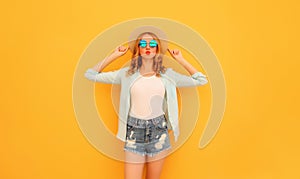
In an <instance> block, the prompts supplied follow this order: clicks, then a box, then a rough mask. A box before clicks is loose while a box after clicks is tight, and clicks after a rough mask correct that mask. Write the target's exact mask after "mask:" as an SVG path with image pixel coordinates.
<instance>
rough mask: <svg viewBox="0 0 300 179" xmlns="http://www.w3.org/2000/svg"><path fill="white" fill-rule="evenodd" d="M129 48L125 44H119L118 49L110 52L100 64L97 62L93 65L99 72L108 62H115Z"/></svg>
mask: <svg viewBox="0 0 300 179" xmlns="http://www.w3.org/2000/svg"><path fill="white" fill-rule="evenodd" d="M127 50H128V47H127V48H126V47H124V46H119V47H118V48H116V50H115V51H114V52H113V53H112V54H110V55H109V56H107V57H106V58H105V59H104V60H102V61H100V62H99V63H98V64H96V65H95V66H94V67H93V69H94V70H95V71H97V72H101V71H102V70H103V69H104V68H105V67H106V66H107V65H108V64H110V63H111V62H113V61H114V60H115V59H117V58H118V57H120V56H122V55H124V54H125V53H126V52H127Z"/></svg>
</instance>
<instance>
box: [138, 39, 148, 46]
mask: <svg viewBox="0 0 300 179" xmlns="http://www.w3.org/2000/svg"><path fill="white" fill-rule="evenodd" d="M139 45H140V47H142V48H145V47H146V46H147V41H146V40H141V41H140V43H139Z"/></svg>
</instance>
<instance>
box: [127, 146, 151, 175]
mask: <svg viewBox="0 0 300 179" xmlns="http://www.w3.org/2000/svg"><path fill="white" fill-rule="evenodd" d="M145 161H146V157H145V156H141V155H139V154H135V153H133V152H129V151H125V179H141V178H142V175H143V169H144V165H145Z"/></svg>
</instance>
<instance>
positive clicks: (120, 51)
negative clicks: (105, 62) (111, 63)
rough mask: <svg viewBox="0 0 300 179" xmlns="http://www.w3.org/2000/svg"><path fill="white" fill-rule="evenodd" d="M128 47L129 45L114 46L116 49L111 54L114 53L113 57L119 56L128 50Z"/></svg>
mask: <svg viewBox="0 0 300 179" xmlns="http://www.w3.org/2000/svg"><path fill="white" fill-rule="evenodd" d="M128 48H129V47H124V46H118V47H117V48H116V50H115V51H114V52H113V54H114V55H115V57H120V56H122V55H124V54H125V53H126V52H127V51H128Z"/></svg>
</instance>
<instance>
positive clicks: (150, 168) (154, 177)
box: [146, 150, 168, 179]
mask: <svg viewBox="0 0 300 179" xmlns="http://www.w3.org/2000/svg"><path fill="white" fill-rule="evenodd" d="M167 153H168V150H165V151H163V152H161V153H159V154H157V155H155V156H153V157H147V164H146V165H147V174H146V179H159V178H160V174H161V172H162V169H163V164H164V161H165V157H166V156H167Z"/></svg>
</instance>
